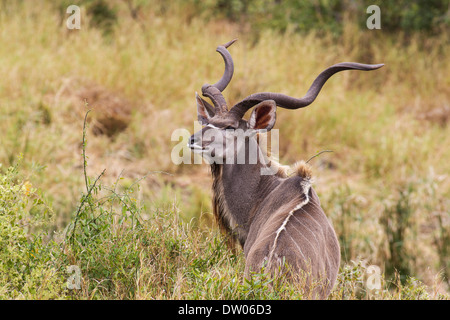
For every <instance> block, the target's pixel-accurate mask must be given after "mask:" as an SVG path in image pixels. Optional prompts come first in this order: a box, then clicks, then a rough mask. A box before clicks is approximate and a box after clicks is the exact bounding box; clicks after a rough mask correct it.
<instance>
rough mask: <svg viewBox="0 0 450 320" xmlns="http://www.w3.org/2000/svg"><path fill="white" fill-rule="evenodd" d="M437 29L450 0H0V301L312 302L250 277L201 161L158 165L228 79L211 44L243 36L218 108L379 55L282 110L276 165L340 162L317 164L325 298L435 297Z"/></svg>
mask: <svg viewBox="0 0 450 320" xmlns="http://www.w3.org/2000/svg"><path fill="white" fill-rule="evenodd" d="M72 4H75V5H78V6H80V8H81V29H80V30H69V29H67V27H66V20H67V18H68V17H69V15H70V14H68V13H66V9H67V7H68V6H69V5H72ZM372 4H376V5H379V7H380V9H381V29H380V30H369V29H367V27H366V19H367V18H368V17H369V14H367V13H366V8H367V7H368V6H369V5H372ZM449 26H450V17H449V1H448V0H432V1H424V0H412V1H403V0H402V1H375V0H373V1H358V2H356V1H350V0H345V1H337V0H317V1H294V0H288V1H277V0H260V1H258V0H232V1H224V0H208V1H198V0H188V1H181V0H174V1H170V2H169V1H162V0H154V1H144V0H123V1H119V0H113V1H104V0H83V1H82V0H80V1H76V0H64V1H57V2H54V1H39V2H35V1H8V0H1V1H0V74H1V75H2V76H1V77H0V298H3V299H70V298H73V299H255V298H256V299H302V298H308V297H307V296H304V295H303V293H302V290H301V287H299V285H296V284H286V283H283V281H281V280H277V281H276V283H274V282H272V281H271V280H270V279H267V278H265V277H264V275H259V276H257V275H256V276H255V278H254V279H253V280H251V281H246V280H244V279H243V277H242V273H243V269H244V258H243V254H242V250H240V249H239V248H237V249H235V250H230V249H229V248H227V246H226V245H225V243H226V239H225V237H224V236H223V235H221V234H220V233H219V232H218V231H217V227H216V225H215V222H214V218H213V216H212V212H211V206H210V198H211V197H210V185H211V179H210V174H209V168H208V166H207V165H205V164H203V165H175V164H173V163H172V161H171V157H170V154H171V150H172V148H173V147H174V145H175V144H176V143H177V142H176V141H175V142H174V141H171V134H172V132H173V131H174V130H175V129H177V128H186V129H188V130H189V131H192V130H193V120H195V119H196V108H195V100H194V93H195V91H199V90H200V88H201V86H202V85H203V84H204V83H206V82H211V81H216V79H218V77H220V75H221V74H222V72H223V65H222V61H221V58H220V56H219V55H218V54H217V53H216V52H215V51H214V50H215V48H216V47H217V45H219V44H222V43H225V42H227V41H229V40H231V39H233V38H239V41H238V42H237V43H236V44H235V45H233V47H232V48H230V51H231V53H232V55H233V58H234V61H235V75H234V78H233V81H232V82H231V84H230V86H229V87H228V88H227V90H226V91H225V92H224V94H225V97H226V99H227V101H229V104H233V103H235V102H237V101H239V100H240V99H242V98H244V97H246V96H248V95H249V94H251V93H254V92H259V91H274V92H283V93H285V94H289V95H292V96H302V95H303V94H304V93H305V92H306V90H307V89H308V87H309V85H310V84H311V83H312V81H313V79H314V78H315V77H316V76H317V75H318V73H319V72H320V71H322V70H323V69H324V68H326V67H328V66H330V65H332V64H334V63H338V62H342V61H356V62H362V63H385V67H383V68H382V69H380V70H377V71H373V72H370V73H363V72H350V71H349V72H345V73H339V74H338V75H336V76H334V77H333V78H332V79H330V80H329V81H328V82H327V84H326V85H325V87H324V88H323V91H322V92H321V94H320V95H319V97H318V99H317V100H316V101H315V102H314V104H313V105H312V106H310V107H308V108H306V109H304V110H303V109H302V110H297V111H295V112H294V111H289V110H282V109H280V110H279V111H278V121H277V124H276V128H277V129H279V130H280V140H281V141H280V157H281V159H280V161H281V162H282V163H284V164H289V163H293V162H295V161H297V160H300V159H308V158H309V157H311V156H312V155H314V154H316V153H317V152H318V151H321V150H333V153H326V154H323V155H321V156H320V157H318V158H316V159H314V160H313V162H312V164H313V167H314V170H315V177H316V183H315V189H316V191H317V192H318V194H319V197H320V199H321V203H322V206H323V208H324V210H325V212H326V213H327V215H328V217H329V219H330V220H331V221H332V223H333V225H334V227H335V229H336V232H337V234H338V237H339V240H340V244H341V251H342V263H341V272H340V275H339V279H338V283H337V284H336V287H335V290H334V291H333V293H332V294H331V296H330V299H448V298H449V292H450V289H449V284H450V282H449V275H450V263H449V251H450V247H449V246H450V232H449V231H450V224H449V222H450V216H449V211H450V182H449V181H450V179H449V173H450V161H449V159H450V148H449V146H450V126H449V119H450V105H449V99H450V77H449V74H450V60H449V58H448V52H449ZM88 110H91V111H90V112H88ZM85 119H86V120H87V121H86V122H85ZM72 265H73V266H76V268H78V269H76V270H79V273H77V272H78V271H77V272H75V273H74V272H73V271H70V270H68V269H67V268H68V267H69V266H72ZM370 266H378V267H379V268H380V272H381V279H380V281H381V282H380V287H379V288H378V289H371V288H373V286H369V285H368V284H369V283H372V282H373V281H374V279H375V280H377V279H378V278H374V277H373V276H376V274H374V273H373V272H374V271H373V270H374V268H373V267H370ZM71 270H73V269H71ZM78 275H79V278H77V277H78ZM77 279H80V281H79V283H78V282H77ZM68 283H69V287H70V286H72V288H74V287H73V286H75V287H77V286H78V285H79V289H76V288H75V289H70V288H68ZM372 284H373V283H372Z"/></svg>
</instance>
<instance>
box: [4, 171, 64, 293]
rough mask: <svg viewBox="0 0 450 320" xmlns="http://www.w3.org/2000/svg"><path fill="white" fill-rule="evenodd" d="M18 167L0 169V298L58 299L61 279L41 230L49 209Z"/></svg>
mask: <svg viewBox="0 0 450 320" xmlns="http://www.w3.org/2000/svg"><path fill="white" fill-rule="evenodd" d="M1 167H2V166H1V163H0V170H1V169H2V168H1ZM18 168H19V164H16V165H15V166H12V167H10V168H8V169H6V170H5V172H2V171H0V299H36V298H39V299H49V298H51V299H55V298H59V297H60V294H61V289H62V282H63V278H62V277H61V274H60V273H59V272H58V271H57V268H56V267H55V265H54V261H52V250H53V243H52V242H50V243H45V241H44V239H45V238H46V234H45V232H44V231H43V230H44V229H45V225H46V224H47V222H48V221H50V219H49V218H51V213H52V211H51V209H50V208H49V206H48V205H47V204H46V203H45V201H44V200H43V199H42V198H41V197H40V196H38V195H37V194H36V189H34V188H33V186H32V184H31V183H30V182H29V181H23V180H22V178H21V176H20V175H19V170H18ZM32 231H33V233H32Z"/></svg>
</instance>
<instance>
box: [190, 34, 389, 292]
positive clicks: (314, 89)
mask: <svg viewBox="0 0 450 320" xmlns="http://www.w3.org/2000/svg"><path fill="white" fill-rule="evenodd" d="M235 41H236V40H233V41H230V42H228V43H226V44H224V45H222V46H218V47H217V51H218V52H219V53H220V54H221V56H222V57H223V60H224V62H225V72H224V74H223V76H222V78H221V79H220V80H219V81H218V82H217V83H215V84H213V85H210V84H205V85H203V87H202V94H203V96H205V97H207V98H209V99H210V100H211V102H212V105H211V104H209V103H208V102H207V101H206V100H204V99H203V98H201V97H200V96H199V95H197V94H196V101H197V114H198V121H199V122H201V123H202V125H203V126H204V128H203V129H202V130H200V131H199V132H196V133H194V135H192V136H191V138H190V142H189V147H190V148H191V150H192V151H193V152H196V153H200V154H201V155H202V156H203V157H204V158H205V159H206V160H207V161H208V162H209V163H210V164H211V173H212V177H213V186H212V189H213V210H214V215H215V217H216V219H217V221H218V224H219V226H220V228H221V229H222V230H223V231H225V232H226V233H227V234H228V235H229V236H230V237H231V238H232V239H233V240H235V241H238V242H239V243H240V245H241V246H242V247H243V250H244V254H245V257H246V266H245V273H246V276H247V277H250V276H251V275H252V273H259V272H261V270H264V272H268V273H269V274H271V275H278V276H280V275H286V276H288V277H289V279H294V278H296V277H298V278H302V279H304V287H303V289H304V292H305V296H306V297H312V298H321V299H323V298H326V297H327V296H328V295H329V293H330V291H331V289H332V288H333V285H334V283H335V281H336V278H337V274H338V270H339V263H340V248H339V243H338V240H337V237H336V233H335V231H334V229H333V227H332V225H331V223H330V222H329V220H328V218H327V217H326V215H325V213H324V211H323V210H322V208H321V206H320V201H319V198H318V196H317V194H316V192H315V191H314V189H313V188H312V177H311V170H310V167H309V165H308V164H307V163H305V162H304V161H301V162H299V163H297V164H296V165H295V166H294V168H292V171H293V172H294V173H293V174H288V173H287V170H286V167H285V166H281V165H278V164H277V163H276V162H275V161H273V160H272V159H270V158H269V157H268V156H267V155H266V154H265V152H264V151H263V150H261V148H260V147H259V145H258V143H257V136H258V133H259V132H266V131H269V130H271V129H272V128H273V126H274V124H275V120H276V108H277V106H278V107H281V108H285V109H299V108H303V107H306V106H308V105H309V104H311V103H312V102H313V101H314V100H315V98H316V97H317V95H318V94H319V91H320V90H321V88H322V86H323V85H324V83H325V82H326V81H327V80H328V79H329V78H330V77H331V76H332V75H333V74H335V73H336V72H339V71H343V70H363V71H369V70H375V69H378V68H380V67H382V66H383V64H377V65H367V64H360V63H353V62H344V63H339V64H336V65H333V66H331V67H329V68H327V69H325V70H324V71H323V72H322V73H320V74H319V76H318V77H317V78H316V79H315V80H314V82H313V84H312V85H311V87H310V88H309V90H308V92H307V93H306V95H305V96H304V97H303V98H299V99H298V98H293V97H289V96H286V95H284V94H280V93H272V92H261V93H256V94H252V95H250V96H248V97H247V98H245V99H243V100H242V101H240V102H238V103H237V104H235V105H234V106H233V107H232V108H231V109H230V110H228V107H227V103H226V101H225V99H224V97H223V95H222V91H223V90H224V89H225V88H226V87H227V85H228V83H229V82H230V81H231V78H232V76H233V72H234V64H233V60H232V58H231V55H230V53H229V51H228V49H227V48H228V47H229V46H230V45H232V44H233V43H234V42H235ZM251 108H253V110H252V112H251V115H250V118H249V120H248V121H246V120H244V119H243V116H244V115H245V113H246V111H248V110H249V109H251ZM242 141H243V143H242ZM255 146H256V147H255ZM255 150H256V153H257V161H249V159H250V158H251V157H252V154H254V153H255ZM242 159H244V161H242ZM239 160H241V161H239ZM266 169H267V170H269V172H270V173H273V174H267V170H266ZM264 170H266V171H264ZM263 172H266V173H264V174H262V173H263Z"/></svg>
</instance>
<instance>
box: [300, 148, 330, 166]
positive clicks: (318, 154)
mask: <svg viewBox="0 0 450 320" xmlns="http://www.w3.org/2000/svg"><path fill="white" fill-rule="evenodd" d="M324 152H333V151H332V150H323V151H320V152H319V153H317V154H315V155H313V156H312V157H311V158H309V159H308V161H306V163H308V162H310V161H311V160H312V159H314V158H315V157H317V156H320V155H321V154H322V153H324Z"/></svg>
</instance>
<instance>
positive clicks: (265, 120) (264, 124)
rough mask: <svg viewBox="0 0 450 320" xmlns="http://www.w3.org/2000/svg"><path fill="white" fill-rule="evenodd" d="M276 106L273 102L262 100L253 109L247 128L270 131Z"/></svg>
mask: <svg viewBox="0 0 450 320" xmlns="http://www.w3.org/2000/svg"><path fill="white" fill-rule="evenodd" d="M276 110H277V104H276V102H275V101H273V100H264V101H262V102H260V103H258V104H257V105H256V106H254V107H253V111H252V114H251V116H250V120H248V124H249V128H251V129H255V130H262V129H266V130H267V131H269V130H271V129H272V128H273V126H274V125H275V120H276Z"/></svg>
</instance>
